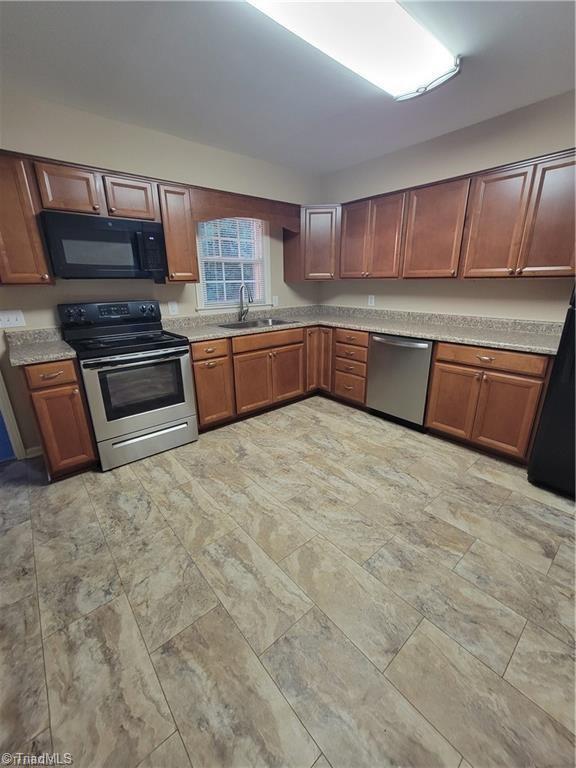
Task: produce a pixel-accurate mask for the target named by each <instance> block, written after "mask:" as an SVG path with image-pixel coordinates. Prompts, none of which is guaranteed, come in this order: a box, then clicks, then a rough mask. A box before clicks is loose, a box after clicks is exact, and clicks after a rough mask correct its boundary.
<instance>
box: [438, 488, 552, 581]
mask: <svg viewBox="0 0 576 768" xmlns="http://www.w3.org/2000/svg"><path fill="white" fill-rule="evenodd" d="M501 506H502V505H500V504H490V503H487V504H479V503H472V502H470V501H469V500H466V499H465V498H464V497H462V496H458V495H456V494H452V493H442V494H440V496H438V498H436V499H434V501H433V502H432V503H431V504H430V505H429V506H428V507H426V512H428V513H429V514H432V515H434V516H435V517H437V518H439V519H441V520H444V521H445V522H447V523H450V524H451V525H453V526H456V527H457V528H460V529H461V530H463V531H466V533H468V534H470V535H471V536H474V537H475V538H477V539H481V540H482V541H484V542H485V543H486V544H490V545H491V546H493V547H496V548H497V549H500V550H502V551H503V552H506V553H507V554H509V555H510V556H512V557H514V558H516V559H517V560H520V561H521V562H523V563H525V564H526V565H530V566H531V567H532V568H535V569H536V570H538V571H540V572H541V573H546V572H547V571H548V568H549V567H550V562H551V561H550V557H549V555H548V554H547V552H549V550H550V546H554V544H553V542H552V540H551V539H550V538H549V537H547V536H546V535H545V534H543V532H542V531H539V530H532V529H529V528H528V527H526V526H524V527H522V528H521V529H520V530H515V527H514V526H513V525H510V524H509V522H508V521H507V520H506V519H505V518H502V517H500V515H499V511H500V508H501Z"/></svg>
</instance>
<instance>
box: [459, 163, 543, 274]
mask: <svg viewBox="0 0 576 768" xmlns="http://www.w3.org/2000/svg"><path fill="white" fill-rule="evenodd" d="M533 176H534V167H533V166H528V167H525V168H520V169H517V170H510V171H498V172H496V173H485V174H482V175H481V176H477V177H476V178H474V179H473V180H472V185H471V188H470V197H469V200H468V209H467V221H466V225H467V227H466V229H467V231H466V235H465V242H464V245H463V249H462V259H463V267H462V274H463V276H464V277H508V276H509V277H513V276H514V275H515V274H516V268H517V266H518V255H519V253H520V243H521V241H522V232H523V229H524V223H525V220H526V211H527V209H528V198H529V195H530V188H531V184H532V178H533Z"/></svg>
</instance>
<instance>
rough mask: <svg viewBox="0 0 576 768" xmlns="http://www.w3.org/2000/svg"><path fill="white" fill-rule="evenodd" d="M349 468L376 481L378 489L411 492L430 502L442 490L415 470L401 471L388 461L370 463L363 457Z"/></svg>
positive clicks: (374, 460) (376, 460) (353, 462)
mask: <svg viewBox="0 0 576 768" xmlns="http://www.w3.org/2000/svg"><path fill="white" fill-rule="evenodd" d="M348 467H349V468H350V469H352V470H354V471H355V472H357V473H358V474H359V475H363V476H364V477H366V478H367V479H368V480H373V481H375V482H376V483H377V489H380V487H382V486H383V487H384V488H385V489H386V490H388V489H397V490H399V491H410V492H411V493H415V494H418V495H422V496H424V497H425V498H426V499H427V500H428V501H432V499H435V498H436V496H438V495H439V494H440V492H441V488H440V487H438V485H437V484H434V483H431V482H430V481H429V480H428V479H426V478H424V477H423V476H422V475H420V474H419V473H418V472H417V471H416V469H415V468H414V469H412V467H410V469H409V470H408V471H404V470H400V469H397V468H396V467H395V466H394V465H393V464H391V463H390V462H389V461H386V460H384V461H379V460H378V459H373V460H372V461H368V460H367V457H361V458H358V459H356V460H355V461H352V462H350V464H348Z"/></svg>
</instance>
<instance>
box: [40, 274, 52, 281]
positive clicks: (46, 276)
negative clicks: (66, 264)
mask: <svg viewBox="0 0 576 768" xmlns="http://www.w3.org/2000/svg"><path fill="white" fill-rule="evenodd" d="M49 279H50V275H47V274H46V272H45V273H44V274H43V275H40V280H44V281H46V280H49Z"/></svg>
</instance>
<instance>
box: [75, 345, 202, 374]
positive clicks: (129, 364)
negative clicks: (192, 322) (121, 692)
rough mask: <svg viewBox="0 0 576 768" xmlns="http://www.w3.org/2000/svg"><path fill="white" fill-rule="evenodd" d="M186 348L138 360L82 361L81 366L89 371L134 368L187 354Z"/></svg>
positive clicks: (176, 358)
mask: <svg viewBox="0 0 576 768" xmlns="http://www.w3.org/2000/svg"><path fill="white" fill-rule="evenodd" d="M188 354H189V352H188V350H187V349H183V350H182V351H181V352H172V353H170V354H169V355H154V356H153V357H143V358H142V359H140V360H114V361H110V362H105V361H104V360H102V361H100V362H94V363H90V362H87V363H82V368H84V369H88V370H91V371H104V370H112V369H113V368H134V367H135V366H138V365H148V363H159V362H160V363H163V362H165V361H166V360H178V358H180V357H184V355H188Z"/></svg>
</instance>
